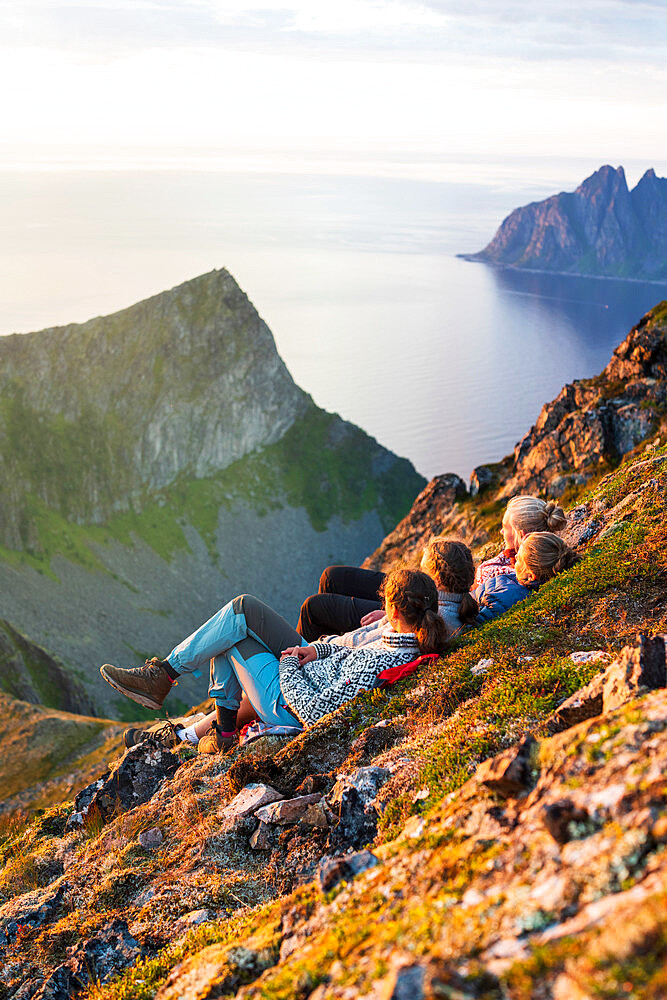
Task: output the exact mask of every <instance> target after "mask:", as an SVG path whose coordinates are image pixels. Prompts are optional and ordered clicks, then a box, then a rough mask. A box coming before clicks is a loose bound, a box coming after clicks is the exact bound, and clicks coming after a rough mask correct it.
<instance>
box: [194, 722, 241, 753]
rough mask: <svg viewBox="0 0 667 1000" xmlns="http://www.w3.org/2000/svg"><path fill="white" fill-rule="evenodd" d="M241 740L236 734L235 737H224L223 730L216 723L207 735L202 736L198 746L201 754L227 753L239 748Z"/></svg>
mask: <svg viewBox="0 0 667 1000" xmlns="http://www.w3.org/2000/svg"><path fill="white" fill-rule="evenodd" d="M238 742H239V738H238V736H237V734H236V733H234V735H233V736H223V734H222V730H221V729H220V726H219V725H218V723H217V722H214V723H213V725H212V726H211V728H210V729H209V731H208V732H207V733H205V734H204V736H202V738H201V739H200V741H199V744H198V750H199V753H208V754H212V753H220V752H223V753H225V752H226V751H227V750H231V749H232V747H235V746H237V744H238Z"/></svg>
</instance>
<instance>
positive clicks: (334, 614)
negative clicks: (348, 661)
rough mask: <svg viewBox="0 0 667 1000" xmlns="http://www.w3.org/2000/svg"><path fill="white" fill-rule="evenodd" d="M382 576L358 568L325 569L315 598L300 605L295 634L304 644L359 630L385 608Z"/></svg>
mask: <svg viewBox="0 0 667 1000" xmlns="http://www.w3.org/2000/svg"><path fill="white" fill-rule="evenodd" d="M384 579H385V574H384V573H378V572H376V571H375V570H372V569H359V567H358V566H327V568H326V569H325V570H324V572H323V573H322V576H321V577H320V586H319V590H318V593H317V594H313V595H312V596H311V597H307V598H306V600H305V601H304V602H303V604H302V605H301V612H300V614H299V622H298V624H297V627H296V630H297V632H298V633H299V634H300V635H302V636H303V638H304V639H305V640H306V642H312V641H313V640H314V639H319V637H320V636H321V635H342V634H343V633H344V632H352V631H353V630H354V629H355V628H359V626H360V624H361V619H362V618H363V617H364V615H367V614H368V613H369V611H377V610H379V609H380V608H382V607H384V605H383V603H382V601H381V600H380V597H379V593H378V592H379V590H380V587H381V586H382V584H383V582H384Z"/></svg>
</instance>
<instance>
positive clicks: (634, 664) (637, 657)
mask: <svg viewBox="0 0 667 1000" xmlns="http://www.w3.org/2000/svg"><path fill="white" fill-rule="evenodd" d="M666 686H667V671H666V669H665V637H664V636H657V637H656V638H655V639H650V638H648V636H645V635H639V636H638V637H637V642H636V643H635V645H634V646H625V647H624V649H623V650H622V651H621V655H620V657H619V659H618V660H615V661H614V663H612V664H611V665H610V666H609V667H608V668H607V670H606V672H605V679H604V688H603V692H602V699H603V707H604V711H605V712H611V711H613V710H614V709H615V708H618V707H619V706H620V705H623V704H625V702H626V701H630V700H631V699H632V698H636V697H637V695H639V694H642V693H643V692H645V691H649V690H652V689H655V688H663V687H666Z"/></svg>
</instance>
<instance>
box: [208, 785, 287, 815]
mask: <svg viewBox="0 0 667 1000" xmlns="http://www.w3.org/2000/svg"><path fill="white" fill-rule="evenodd" d="M283 798H284V796H283V795H281V794H280V792H277V791H276V790H275V788H272V787H271V785H264V784H254V783H253V784H249V785H246V786H245V788H242V789H241V791H240V792H239V793H238V795H236V796H234V798H233V799H232V800H231V802H228V803H227V805H226V806H225V807H224V809H223V810H222V815H223V817H224V818H225V819H236V818H242V817H243V816H250V815H251V814H252V813H254V812H256V811H257V810H258V809H261V807H262V806H265V805H268V804H269V803H271V802H279V801H280V800H281V799H283Z"/></svg>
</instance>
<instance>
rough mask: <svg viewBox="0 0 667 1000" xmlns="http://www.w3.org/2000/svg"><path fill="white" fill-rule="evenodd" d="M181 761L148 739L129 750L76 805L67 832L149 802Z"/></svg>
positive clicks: (81, 796)
mask: <svg viewBox="0 0 667 1000" xmlns="http://www.w3.org/2000/svg"><path fill="white" fill-rule="evenodd" d="M181 763H182V761H181V760H179V758H178V757H177V756H176V754H173V753H171V752H170V751H169V750H166V749H165V748H164V747H163V746H162V744H160V743H158V741H157V740H154V739H147V740H144V741H143V743H139V744H138V745H137V746H136V747H133V748H132V749H131V750H128V751H127V753H126V754H125V755H124V757H123V759H122V761H121V763H120V764H119V766H118V767H117V768H116V770H115V771H113V772H107V773H106V774H105V775H104V776H103V777H102V778H99V779H98V780H97V781H94V782H92V784H91V785H88V786H87V787H86V788H84V789H83V791H82V792H80V793H79V794H78V795H77V797H76V799H75V801H74V812H73V814H72V815H71V816H70V817H69V819H68V821H67V826H66V829H67V830H72V829H77V828H80V827H81V826H85V825H86V824H87V823H88V822H90V820H91V818H92V817H93V816H96V817H99V819H101V820H102V822H103V823H106V822H108V821H109V820H110V819H111V818H112V817H113V816H115V815H117V813H118V811H121V812H125V811H126V810H127V809H132V808H134V806H138V805H141V804H142V803H143V802H148V800H149V799H150V798H152V796H153V795H154V794H155V792H156V791H157V790H158V788H159V787H160V785H161V784H162V782H163V781H165V780H166V779H168V778H172V777H173V776H174V774H175V773H176V771H177V770H178V768H179V767H180V765H181Z"/></svg>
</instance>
